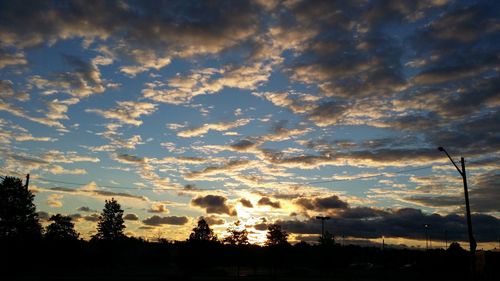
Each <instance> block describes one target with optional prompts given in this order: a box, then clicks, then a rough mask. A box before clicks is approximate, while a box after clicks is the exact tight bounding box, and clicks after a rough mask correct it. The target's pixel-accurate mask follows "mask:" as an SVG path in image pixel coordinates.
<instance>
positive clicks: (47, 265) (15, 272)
mask: <svg viewBox="0 0 500 281" xmlns="http://www.w3.org/2000/svg"><path fill="white" fill-rule="evenodd" d="M480 255H481V258H479V259H478V261H477V263H478V265H477V268H478V269H477V270H476V272H475V273H474V274H472V273H471V272H472V271H471V270H470V264H471V263H470V256H469V253H468V252H466V251H464V250H462V249H449V250H447V251H445V250H431V251H417V250H400V249H399V250H398V249H385V250H384V251H382V250H381V249H379V248H373V247H372V248H366V247H365V248H363V247H357V246H346V247H340V246H338V245H331V246H310V245H307V244H299V245H295V246H287V247H276V248H263V247H258V246H253V245H250V246H239V247H238V246H224V245H220V244H217V243H205V244H196V243H182V242H181V243H148V242H144V241H140V240H130V241H122V242H113V243H104V242H95V243H90V242H85V241H77V242H69V243H61V242H58V243H49V242H46V241H42V242H38V243H2V245H1V259H2V260H1V267H0V270H1V271H0V272H1V276H0V280H500V253H499V252H483V253H480Z"/></svg>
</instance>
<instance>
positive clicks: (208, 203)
mask: <svg viewBox="0 0 500 281" xmlns="http://www.w3.org/2000/svg"><path fill="white" fill-rule="evenodd" d="M191 205H193V206H196V207H200V208H204V209H205V211H206V212H207V213H208V214H227V215H230V216H236V214H237V213H236V210H235V209H234V208H233V207H232V206H230V205H228V204H227V198H226V197H223V196H220V195H206V196H199V197H196V198H194V199H192V200H191Z"/></svg>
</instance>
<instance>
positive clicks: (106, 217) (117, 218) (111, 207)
mask: <svg viewBox="0 0 500 281" xmlns="http://www.w3.org/2000/svg"><path fill="white" fill-rule="evenodd" d="M123 229H125V223H124V220H123V210H122V208H121V206H120V204H118V202H117V201H116V200H115V199H114V198H111V200H106V203H105V204H104V209H103V210H102V213H101V215H100V216H99V221H98V222H97V233H96V234H95V235H94V236H93V237H92V238H93V239H97V240H119V239H123V238H125V234H123Z"/></svg>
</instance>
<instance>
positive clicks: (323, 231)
mask: <svg viewBox="0 0 500 281" xmlns="http://www.w3.org/2000/svg"><path fill="white" fill-rule="evenodd" d="M316 219H317V220H321V241H323V243H324V242H325V220H329V219H330V217H323V216H317V217H316Z"/></svg>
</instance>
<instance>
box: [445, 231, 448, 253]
mask: <svg viewBox="0 0 500 281" xmlns="http://www.w3.org/2000/svg"><path fill="white" fill-rule="evenodd" d="M444 249H445V250H446V249H448V231H447V230H445V231H444Z"/></svg>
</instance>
